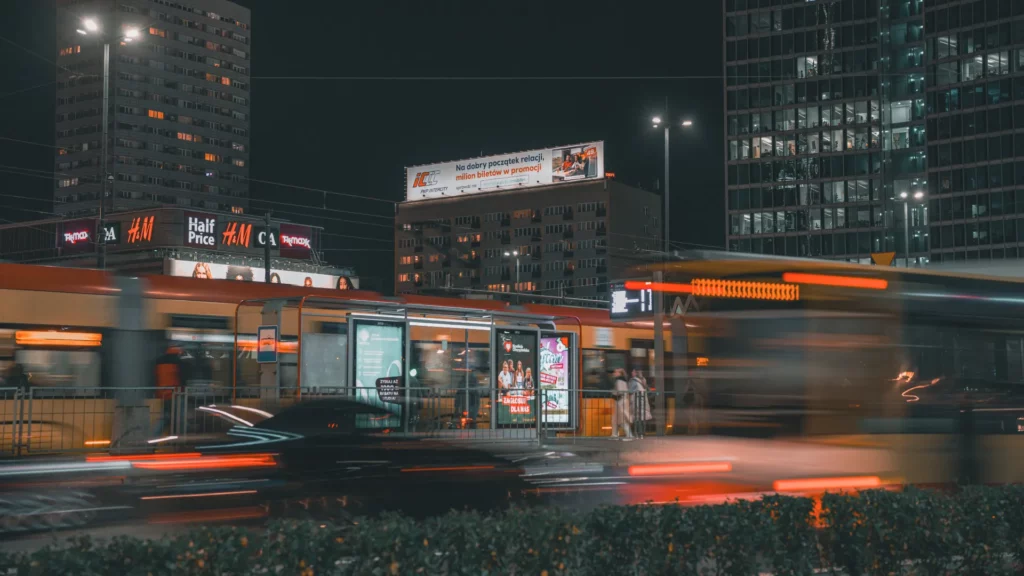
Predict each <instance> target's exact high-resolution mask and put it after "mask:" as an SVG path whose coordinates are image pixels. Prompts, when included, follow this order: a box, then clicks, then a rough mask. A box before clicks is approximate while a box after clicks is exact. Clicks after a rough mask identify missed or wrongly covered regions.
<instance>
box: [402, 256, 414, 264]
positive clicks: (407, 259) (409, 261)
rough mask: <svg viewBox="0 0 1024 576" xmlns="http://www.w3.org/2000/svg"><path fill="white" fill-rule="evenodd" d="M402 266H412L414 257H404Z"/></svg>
mask: <svg viewBox="0 0 1024 576" xmlns="http://www.w3.org/2000/svg"><path fill="white" fill-rule="evenodd" d="M401 263H402V264H412V256H402V259H401Z"/></svg>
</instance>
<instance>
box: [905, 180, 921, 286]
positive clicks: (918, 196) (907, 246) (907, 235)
mask: <svg viewBox="0 0 1024 576" xmlns="http://www.w3.org/2000/svg"><path fill="white" fill-rule="evenodd" d="M914 200H916V201H917V202H918V203H921V202H922V201H923V200H924V192H922V191H920V190H918V191H917V192H914ZM900 202H902V203H903V254H904V255H905V256H906V258H907V260H906V262H907V268H910V198H909V194H907V193H906V192H900Z"/></svg>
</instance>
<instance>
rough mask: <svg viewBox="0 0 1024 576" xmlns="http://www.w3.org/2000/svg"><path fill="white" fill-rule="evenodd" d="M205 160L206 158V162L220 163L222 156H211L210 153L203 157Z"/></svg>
mask: <svg viewBox="0 0 1024 576" xmlns="http://www.w3.org/2000/svg"><path fill="white" fill-rule="evenodd" d="M203 158H204V159H205V160H206V161H207V162H220V156H218V155H216V154H211V153H209V152H207V153H206V154H204V155H203Z"/></svg>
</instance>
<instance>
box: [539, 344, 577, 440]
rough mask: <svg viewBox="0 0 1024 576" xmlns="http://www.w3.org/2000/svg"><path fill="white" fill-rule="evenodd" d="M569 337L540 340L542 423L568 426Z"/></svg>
mask: <svg viewBox="0 0 1024 576" xmlns="http://www.w3.org/2000/svg"><path fill="white" fill-rule="evenodd" d="M570 362H571V356H570V349H569V336H550V337H544V338H541V339H540V383H539V384H540V389H541V390H544V391H545V392H544V393H543V395H542V396H541V399H542V400H543V401H544V422H545V423H547V424H569V422H570V420H569V396H570V395H569V371H570Z"/></svg>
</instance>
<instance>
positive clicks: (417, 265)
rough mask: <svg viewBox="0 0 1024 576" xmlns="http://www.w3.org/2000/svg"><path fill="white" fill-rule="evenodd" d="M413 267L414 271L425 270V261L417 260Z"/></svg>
mask: <svg viewBox="0 0 1024 576" xmlns="http://www.w3.org/2000/svg"><path fill="white" fill-rule="evenodd" d="M412 267H413V269H414V270H422V269H423V259H422V258H420V259H419V260H416V261H415V262H413V263H412Z"/></svg>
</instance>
